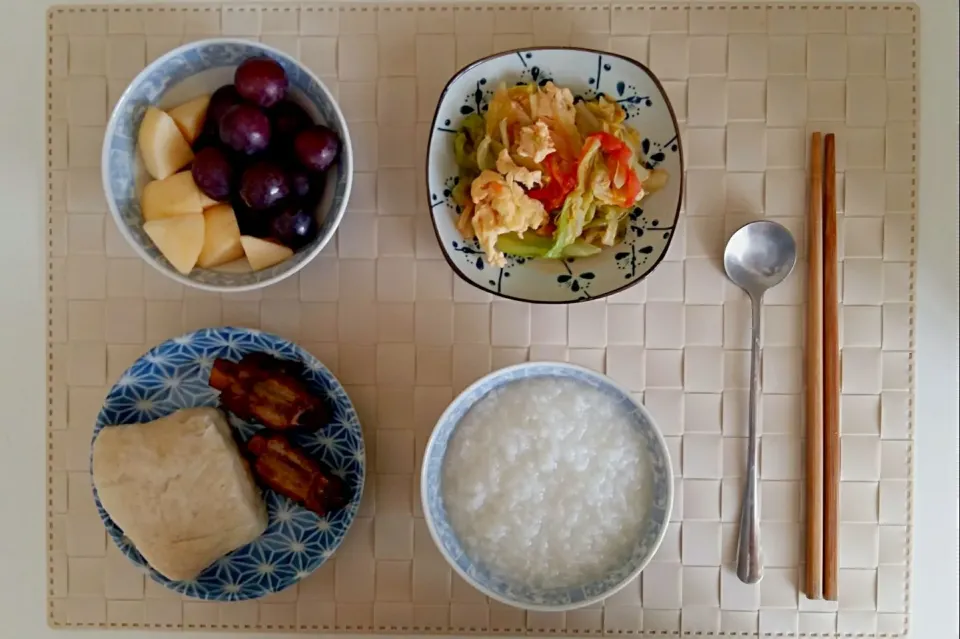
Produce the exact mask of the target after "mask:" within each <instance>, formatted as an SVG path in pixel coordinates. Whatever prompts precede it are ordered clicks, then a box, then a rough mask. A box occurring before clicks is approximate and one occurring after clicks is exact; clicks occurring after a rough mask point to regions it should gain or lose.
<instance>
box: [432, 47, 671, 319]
mask: <svg viewBox="0 0 960 639" xmlns="http://www.w3.org/2000/svg"><path fill="white" fill-rule="evenodd" d="M538 51H541V52H542V51H578V52H582V53H590V54H595V55H601V56H605V57H611V58H618V59H620V60H623V61H625V62H628V63H630V64H633V65H635V66H637V67H638V68H640V69H641V70H642V71H643V72H644V73H646V74H647V76H649V78H650V80H651V81H652V82H653V83H654V85H655V86H656V87H657V89H658V90H659V91H660V94H661V96H662V97H663V100H664V104H666V106H667V111H668V112H669V113H670V119H671V121H672V122H673V127H674V130H675V131H677V134H678V135H677V139H676V144H677V156H678V158H679V160H680V172H679V173H680V175H679V180H680V185H679V196H678V197H677V208H676V211H675V212H674V214H673V223H672V224H671V226H672V227H676V224H677V221H678V220H679V219H680V209H681V208H683V195H684V192H685V191H684V185H685V178H686V166H685V164H684V155H683V141H682V140H681V137H680V135H679V133H680V123H679V121H678V120H677V114H676V111H674V109H673V103H672V102H671V101H670V97H669V96H668V95H667V91H666V89H664V87H663V83H662V82H661V81H660V78H658V77H657V75H656V74H655V73H654V72H653V71H652V70H651V69H650V67H648V66H647V65H645V64H644V63H642V62H640V61H639V60H635V59H633V58H631V57H629V56H625V55H621V54H619V53H613V52H610V51H600V50H599V49H590V48H588V47H572V46H562V47H536V46H534V47H521V48H517V49H508V50H506V51H501V52H499V53H493V54H491V55H488V56H484V57H482V58H479V59H477V60H474V61H473V62H471V63H469V64H467V65H465V66H463V67H461V68H460V69H459V70H457V71H456V72H455V73H454V74H453V75H452V76H451V77H450V79H449V80H447V83H446V84H445V85H444V86H443V90H442V91H441V92H440V97H438V98H437V106H436V107H435V108H434V111H433V118H432V119H431V121H430V137H429V138H428V139H427V157H426V158H424V173H425V176H426V177H425V178H424V179H425V182H426V192H427V193H428V194H429V193H430V149H432V148H433V144H434V136H435V135H436V133H437V121H438V119H439V118H440V108H441V106H442V105H443V100H444V98H445V97H446V95H447V92H448V91H449V90H450V87H451V85H453V83H454V82H456V81H457V80H459V79H460V78H461V77H462V76H463V75H464V74H465V73H467V72H469V71H470V70H472V69H475V68H476V67H478V66H481V65H483V64H485V63H487V62H490V61H491V60H496V59H498V58H503V57H508V56H512V55H519V54H521V53H525V52H538ZM428 206H429V203H428ZM428 213H429V214H430V223H431V225H432V226H433V233H434V236H435V237H436V238H437V244H439V245H440V253H441V254H442V255H443V259H444V260H445V261H446V263H447V266H449V267H450V270H452V271H453V272H454V273H455V274H456V275H457V277H459V278H460V279H461V280H463V281H464V282H466V283H467V284H469V285H470V286H472V287H474V288H476V289H478V290H480V291H483V292H484V293H489V294H490V295H494V296H496V297H501V298H503V299H508V300H514V301H517V302H526V303H528V304H577V303H580V302H593V301H596V300H599V299H603V298H605V297H609V296H611V295H616V294H617V293H622V292H623V291H625V290H627V289H629V288H630V287H632V286H634V285H636V284H639V283H640V282H642V281H643V280H645V279H646V278H647V277H648V276H649V275H650V274H651V273H653V271H654V270H656V268H657V267H658V266H659V265H660V263H661V262H663V260H664V258H665V257H666V256H667V253H668V252H669V251H670V245H671V244H672V243H673V239H674V236H675V235H676V234H675V233H672V234H671V235H670V238H669V239H668V240H667V242H666V244H665V245H664V248H663V253H661V255H660V256H659V257H658V258H657V260H656V262H654V263H653V265H652V266H651V267H650V268H649V269H647V271H646V272H645V273H644V274H643V275H640V276H638V277H636V278H634V279H632V280H631V281H629V282H628V283H626V284H624V285H623V286H620V287H618V288H615V289H612V290H610V291H607V292H605V293H601V294H599V295H593V296H591V297H589V298H575V299H569V300H531V299H529V298H525V297H518V296H515V295H509V294H507V293H503V292H501V291H497V290H493V289H489V288H486V287H484V286H481V285H479V284H477V283H476V282H474V281H473V280H471V279H470V278H469V277H467V276H466V275H465V274H464V273H463V271H462V270H461V269H460V267H459V266H457V265H456V264H455V263H454V261H453V260H452V259H451V258H450V255H449V253H448V252H447V250H446V249H445V248H444V246H443V238H442V237H441V235H440V229H439V227H438V226H437V220H436V218H435V216H434V214H433V210H432V209H430V210H428ZM607 248H608V249H612V248H614V247H607Z"/></svg>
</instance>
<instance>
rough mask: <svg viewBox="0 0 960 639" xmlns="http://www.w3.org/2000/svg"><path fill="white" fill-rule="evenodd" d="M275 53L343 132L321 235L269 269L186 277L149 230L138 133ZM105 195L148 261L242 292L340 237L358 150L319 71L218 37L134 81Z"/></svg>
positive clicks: (118, 125) (278, 276)
mask: <svg viewBox="0 0 960 639" xmlns="http://www.w3.org/2000/svg"><path fill="white" fill-rule="evenodd" d="M256 56H269V57H271V58H273V59H274V60H276V61H277V62H279V63H280V64H281V65H282V66H283V68H284V70H285V71H286V73H287V78H288V80H289V82H290V93H289V95H290V97H291V98H292V99H293V100H295V101H296V102H298V103H299V104H300V105H301V106H302V107H304V108H305V109H306V110H307V112H308V113H309V114H310V115H311V116H312V117H313V119H314V121H316V122H319V123H322V124H325V125H327V126H328V127H330V128H331V129H333V130H334V131H336V133H337V134H338V135H339V136H340V140H341V152H340V156H339V158H338V159H337V162H336V163H335V165H334V166H332V167H331V168H330V170H329V171H328V173H327V182H326V185H325V188H324V195H323V198H322V199H321V201H320V204H319V206H318V207H317V211H316V215H317V222H318V233H317V237H316V238H315V239H314V240H313V241H312V242H311V243H310V244H308V245H307V246H305V247H303V248H301V249H300V250H299V251H297V252H296V253H295V254H294V256H293V257H291V258H290V259H288V260H286V261H284V262H282V263H280V264H277V265H276V266H273V267H270V268H268V269H264V270H262V271H256V272H254V271H250V270H249V268H244V269H237V268H231V267H224V268H220V269H201V268H195V269H193V271H192V272H191V273H190V274H189V275H182V274H181V273H180V272H178V271H177V270H176V269H174V268H173V266H171V264H170V263H169V262H168V261H167V259H166V258H165V257H163V256H162V255H161V254H160V251H158V250H157V247H156V246H154V244H153V242H152V241H151V240H150V238H149V237H148V236H147V235H146V233H144V232H143V216H142V214H141V212H140V201H139V200H140V198H139V195H140V193H141V192H142V191H143V187H144V185H145V184H146V183H147V181H149V176H148V175H147V173H146V170H145V169H144V165H143V161H142V160H141V158H140V153H139V150H138V149H137V132H138V130H139V128H140V121H141V120H142V119H143V113H144V111H145V109H146V107H147V106H150V105H155V106H158V107H160V108H164V109H165V108H171V107H173V106H176V105H178V104H181V103H183V102H186V101H187V100H190V99H192V98H194V97H197V96H198V95H203V94H205V93H212V92H213V91H215V90H216V89H218V88H219V87H221V86H223V85H225V84H230V83H232V82H233V74H234V71H235V70H236V68H237V66H239V64H240V63H241V62H243V61H244V60H245V59H247V58H251V57H256ZM101 166H102V173H103V190H104V193H105V195H106V199H107V204H108V206H109V208H110V213H111V215H113V219H114V221H115V222H116V224H117V226H118V227H119V229H120V232H121V233H122V234H123V236H124V238H126V240H127V241H128V242H129V243H130V245H131V246H132V247H133V248H134V250H136V252H137V253H138V254H139V255H140V257H142V258H143V259H144V260H145V261H146V262H147V263H148V264H150V265H151V266H152V267H154V268H156V269H157V270H159V271H160V272H162V273H163V274H164V275H167V276H168V277H170V278H171V279H174V280H176V281H178V282H180V283H182V284H186V285H187V286H192V287H194V288H199V289H204V290H208V291H218V292H239V291H246V290H251V289H256V288H262V287H264V286H268V285H270V284H274V283H276V282H279V281H280V280H282V279H284V278H285V277H287V276H289V275H291V274H293V273H296V272H297V271H299V270H300V269H301V268H303V267H304V266H305V265H306V264H307V263H308V262H309V261H310V260H312V259H313V258H314V257H316V255H317V254H318V253H320V251H321V250H322V249H323V247H324V246H326V244H327V242H329V241H330V240H331V239H332V238H333V234H334V232H335V231H336V230H337V226H339V224H340V220H341V219H342V218H343V215H344V211H345V210H346V206H347V200H348V199H349V197H350V188H351V186H352V184H353V150H352V148H351V145H350V133H349V131H348V129H347V123H346V120H345V119H344V117H343V114H342V113H341V112H340V108H339V107H338V106H337V103H336V101H335V100H334V99H333V96H332V95H331V94H330V92H329V91H328V90H327V88H326V87H325V86H324V85H323V83H322V82H321V81H320V80H319V79H318V78H317V77H316V76H315V75H314V74H313V72H312V71H310V70H309V69H307V68H306V67H305V66H303V65H302V64H300V63H299V62H297V61H296V60H294V59H293V58H291V57H290V56H288V55H287V54H285V53H283V52H281V51H277V50H276V49H273V48H271V47H267V46H265V45H262V44H259V43H257V42H249V41H247V40H230V39H215V40H202V41H199V42H193V43H191V44H186V45H184V46H182V47H180V48H178V49H174V50H173V51H171V52H169V53H167V54H166V55H163V56H161V57H160V58H158V59H157V60H155V61H154V62H152V63H150V64H149V65H148V66H147V68H146V69H144V70H143V71H142V72H141V73H140V75H138V76H137V77H136V78H134V80H133V82H131V83H130V86H129V87H127V90H126V91H124V92H123V95H122V96H120V100H119V101H118V102H117V105H116V106H115V107H114V109H113V113H112V114H111V116H110V121H109V123H108V124H107V132H106V135H105V136H104V140H103V155H102V158H101Z"/></svg>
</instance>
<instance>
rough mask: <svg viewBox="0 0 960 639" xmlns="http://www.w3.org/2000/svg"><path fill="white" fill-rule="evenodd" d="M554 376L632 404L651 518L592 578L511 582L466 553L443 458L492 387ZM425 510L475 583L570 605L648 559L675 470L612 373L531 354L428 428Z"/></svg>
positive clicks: (521, 603) (539, 603)
mask: <svg viewBox="0 0 960 639" xmlns="http://www.w3.org/2000/svg"><path fill="white" fill-rule="evenodd" d="M531 377H554V378H560V377H562V378H566V379H572V380H575V381H577V382H579V383H581V384H585V385H588V386H591V387H593V388H595V389H598V390H600V391H602V392H603V393H604V394H606V395H607V396H609V397H610V399H611V400H612V401H615V402H618V403H621V404H624V405H626V406H627V407H629V408H630V412H631V415H632V416H633V418H634V428H636V430H637V432H638V433H639V434H640V435H641V437H642V438H643V441H644V442H645V444H646V449H647V453H648V457H649V461H650V476H649V478H648V481H649V482H650V483H651V485H652V490H651V502H650V507H649V510H648V512H647V519H646V522H645V523H644V526H643V528H642V529H641V530H638V531H637V541H636V546H635V547H634V549H633V553H632V554H631V556H630V559H629V560H628V561H627V562H626V563H624V564H623V565H622V566H620V567H619V568H617V569H616V570H614V571H612V572H611V573H609V574H608V575H606V576H604V577H603V578H602V579H599V580H597V581H595V582H593V583H587V584H581V585H578V586H575V587H562V588H533V587H530V586H527V585H524V584H517V583H513V582H511V581H509V580H507V579H504V578H503V577H502V576H500V575H497V574H494V573H492V572H491V571H490V570H489V569H488V568H487V567H486V566H484V565H483V564H482V563H480V562H477V561H475V560H474V559H473V558H472V557H470V556H469V555H467V553H466V551H465V550H464V548H463V546H462V545H461V543H460V540H459V539H458V538H457V534H456V532H455V531H454V530H453V527H452V526H451V524H450V521H449V519H448V517H447V510H446V506H445V505H444V500H443V466H444V459H445V457H446V454H447V447H448V446H449V444H450V439H451V438H452V437H453V434H454V432H455V431H456V429H457V426H458V424H459V423H460V420H461V419H463V417H464V415H466V414H467V412H468V411H469V410H470V409H471V408H472V407H473V406H474V404H476V403H477V402H478V401H479V400H480V399H481V398H483V397H484V396H485V395H487V393H489V392H490V391H492V390H494V389H496V388H499V387H501V386H505V385H507V384H510V383H512V382H516V381H518V380H521V379H529V378H531ZM420 499H421V501H422V503H423V516H424V519H425V520H426V522H427V528H428V529H429V530H430V535H431V536H432V537H433V541H434V543H435V544H436V545H437V548H439V549H440V553H441V554H442V555H443V557H444V559H446V560H447V562H448V563H449V564H450V565H451V566H452V567H453V569H454V570H456V571H457V573H458V574H459V575H460V576H461V577H463V579H464V580H466V581H467V582H468V583H469V584H471V585H472V586H473V587H474V588H476V589H477V590H479V591H481V592H482V593H484V594H485V595H487V596H488V597H491V598H492V599H495V600H497V601H500V602H502V603H505V604H508V605H511V606H517V607H519V608H526V609H528V610H546V611H560V610H571V609H573V608H579V607H582V606H588V605H591V604H593V603H596V602H598V601H600V600H602V599H605V598H606V597H609V596H610V595H612V594H614V593H615V592H617V591H618V590H620V589H621V588H623V587H624V586H625V585H627V584H628V583H629V582H630V581H631V580H632V579H634V578H635V577H636V576H637V575H639V574H640V572H641V571H642V570H643V569H644V568H645V567H646V565H647V563H648V562H649V561H650V559H651V558H652V557H653V555H654V553H655V552H656V551H657V548H659V547H660V542H661V541H662V540H663V536H664V535H665V534H666V532H667V524H668V523H669V522H670V511H671V509H672V508H673V470H672V466H671V464H670V453H669V452H668V451H667V444H666V442H665V441H664V439H663V435H661V434H660V430H659V429H658V428H657V426H656V424H654V422H653V418H652V417H651V416H650V413H648V412H647V410H646V409H645V408H644V407H643V406H642V405H640V404H638V403H637V402H636V401H634V400H633V399H632V398H631V397H630V394H629V393H628V392H627V391H626V390H624V389H622V388H620V387H619V386H618V385H617V384H616V383H614V382H613V381H612V380H611V379H610V378H608V377H606V376H605V375H601V374H599V373H596V372H594V371H591V370H589V369H586V368H582V367H580V366H574V365H572V364H560V363H553V362H530V363H526V364H518V365H516V366H508V367H507V368H501V369H500V370H498V371H494V372H493V373H490V374H489V375H487V376H486V377H484V378H482V379H480V380H479V381H477V382H475V383H474V384H473V385H472V386H470V387H469V388H468V389H466V390H465V391H463V393H461V394H460V395H459V396H458V397H457V398H456V399H455V400H453V403H452V404H450V406H449V407H447V410H446V411H444V413H443V415H441V416H440V420H439V421H438V422H437V425H436V426H435V427H434V429H433V433H431V435H430V440H429V441H428V442H427V448H426V450H425V452H424V456H423V470H422V476H421V482H420Z"/></svg>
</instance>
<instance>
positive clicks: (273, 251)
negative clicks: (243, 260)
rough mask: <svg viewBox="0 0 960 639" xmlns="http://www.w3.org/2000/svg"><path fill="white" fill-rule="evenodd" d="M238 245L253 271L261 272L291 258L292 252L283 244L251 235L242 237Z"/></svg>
mask: <svg viewBox="0 0 960 639" xmlns="http://www.w3.org/2000/svg"><path fill="white" fill-rule="evenodd" d="M240 243H241V244H242V245H243V252H244V253H246V255H247V261H248V262H250V268H252V269H253V270H255V271H262V270H263V269H265V268H269V267H271V266H273V265H274V264H279V263H280V262H282V261H284V260H286V259H289V258H290V257H292V256H293V251H292V250H291V249H290V248H288V247H286V246H284V245H283V244H277V243H276V242H271V241H270V240H261V239H260V238H259V237H253V236H251V235H244V236H242V237H241V238H240Z"/></svg>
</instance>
